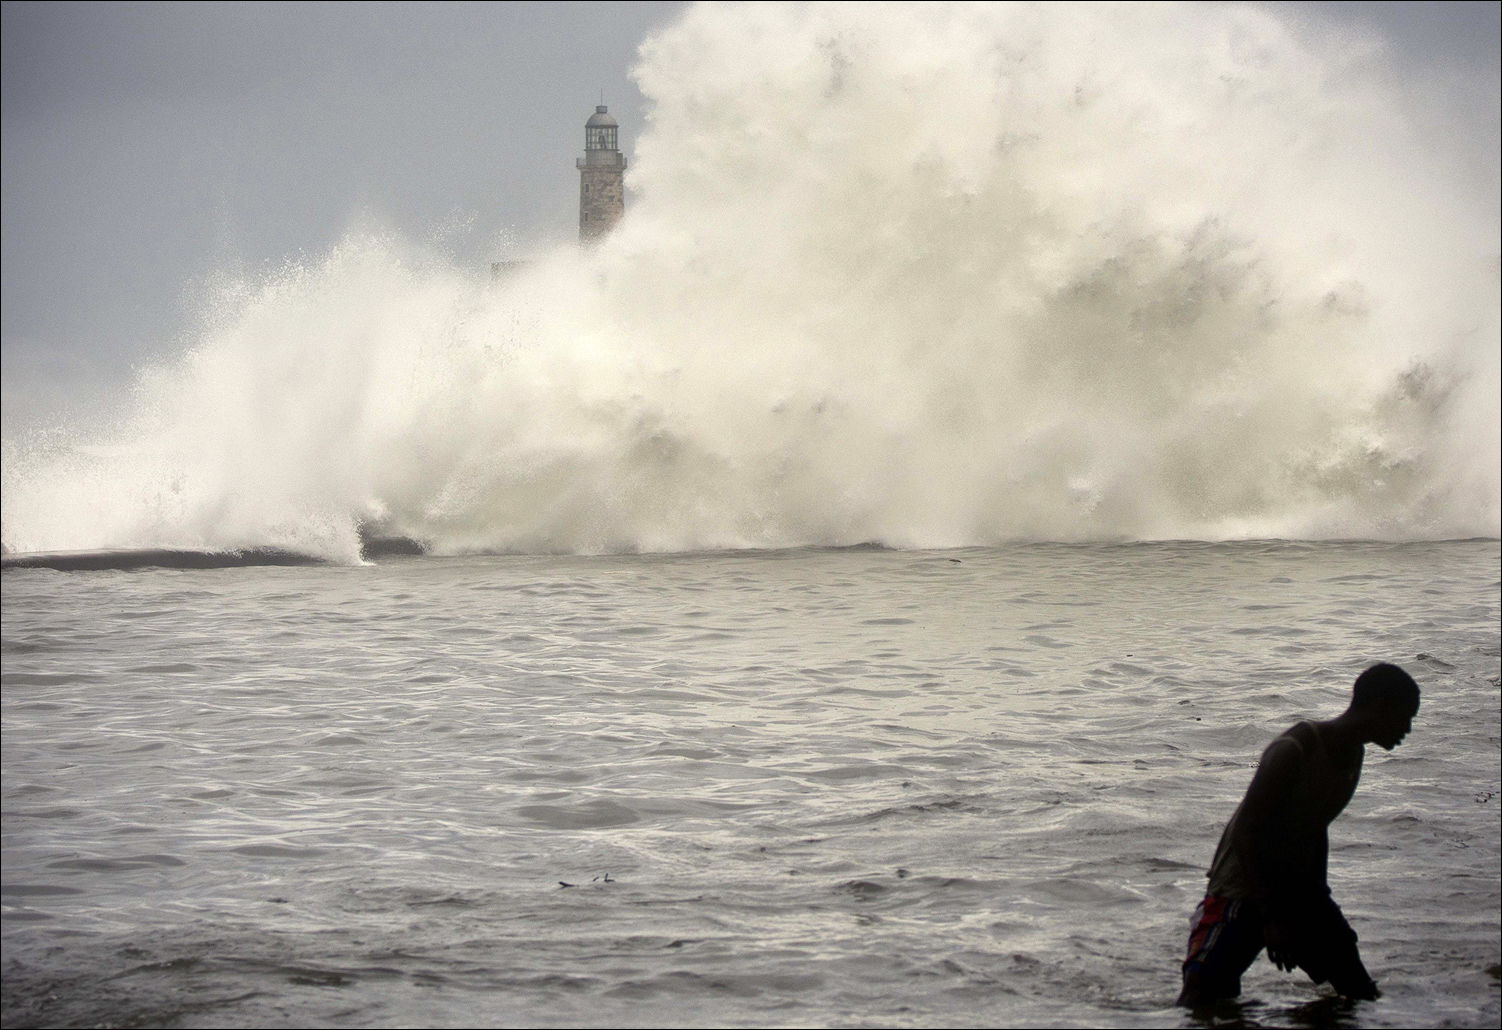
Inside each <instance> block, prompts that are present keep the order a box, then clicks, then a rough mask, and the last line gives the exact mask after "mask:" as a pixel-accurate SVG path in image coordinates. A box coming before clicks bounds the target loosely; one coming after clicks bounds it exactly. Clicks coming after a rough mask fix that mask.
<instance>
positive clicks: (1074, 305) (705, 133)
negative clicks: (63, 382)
mask: <svg viewBox="0 0 1502 1030" xmlns="http://www.w3.org/2000/svg"><path fill="white" fill-rule="evenodd" d="M635 74H636V79H637V81H638V83H639V84H640V86H641V88H642V91H643V93H644V95H645V96H646V97H647V99H648V101H649V104H650V115H649V122H648V124H647V125H646V126H645V127H644V128H643V131H642V133H641V136H640V138H639V140H638V143H637V146H636V155H635V159H634V160H633V164H632V169H631V171H630V172H629V173H628V175H629V179H628V184H629V186H630V189H631V199H630V204H629V205H628V213H627V217H626V219H625V220H624V221H623V222H622V223H621V225H620V226H619V227H618V228H617V230H616V232H615V234H614V235H613V236H612V237H610V238H609V239H608V240H606V241H605V242H604V243H603V244H601V245H599V246H597V247H595V248H592V249H588V250H583V251H580V250H575V249H574V248H567V249H559V250H555V251H552V252H548V253H544V254H540V255H538V256H537V258H536V259H535V260H534V261H533V262H532V263H531V264H530V265H528V266H527V267H526V268H524V269H521V270H519V271H516V272H514V273H513V274H512V275H510V276H508V277H507V278H505V279H504V280H503V281H500V282H495V283H491V282H487V281H485V280H484V279H483V278H482V277H480V276H478V275H476V274H474V273H473V272H472V271H470V270H464V269H457V268H454V267H452V265H451V264H450V263H448V262H447V261H445V260H444V259H443V258H441V257H437V256H435V255H433V254H431V253H426V252H424V251H423V250H422V249H421V248H419V247H417V246H415V245H413V244H410V243H408V242H405V241H402V240H400V239H396V238H393V237H391V236H382V235H377V234H363V233H355V234H351V236H350V237H349V238H347V239H346V240H345V241H344V242H343V243H342V244H341V245H340V246H338V247H337V248H336V249H335V250H334V251H333V252H332V253H330V254H329V255H327V256H326V257H325V258H324V259H322V260H321V261H311V262H305V263H294V264H289V265H288V266H287V267H286V268H284V269H282V270H280V271H279V272H277V273H276V274H273V275H271V276H268V277H266V278H265V279H264V280H263V281H261V282H259V283H252V284H248V285H247V286H241V287H240V288H238V289H237V290H234V291H231V292H230V293H228V294H226V297H227V298H228V300H227V302H226V303H225V304H223V305H221V307H219V308H217V309H216V310H215V311H214V312H213V313H212V314H211V316H209V317H208V318H206V320H205V325H204V327H203V329H202V330H201V332H199V333H198V335H197V337H196V339H195V340H194V341H193V344H192V346H191V347H190V348H189V349H188V351H187V353H186V354H185V355H184V357H183V358H182V360H181V361H180V362H178V363H177V364H176V365H174V366H173V367H170V368H166V369H160V370H157V371H156V372H154V373H153V374H152V375H150V376H148V377H144V378H143V380H142V382H141V384H140V387H139V389H138V391H137V395H136V398H135V402H134V407H133V410H132V411H131V413H130V414H129V415H128V417H126V418H125V419H124V420H123V421H122V422H121V425H120V427H119V431H118V432H117V433H116V434H115V435H114V438H113V439H112V440H111V441H110V442H109V443H108V444H107V445H101V444H99V443H97V442H93V443H90V444H86V443H85V442H84V441H81V440H71V441H69V442H68V444H67V445H66V446H63V447H57V446H53V447H51V448H47V449H40V448H38V449H31V448H28V447H25V446H23V445H21V444H20V443H18V442H16V441H7V453H6V460H5V471H4V474H5V490H4V540H5V544H6V546H7V547H8V548H12V549H61V548H81V547H104V546H122V547H133V546H188V547H209V548H235V547H247V546H256V545H264V546H278V547H288V548H293V549H299V550H305V551H308V552H310V553H316V554H320V555H323V556H326V557H330V558H334V559H337V560H355V558H356V556H357V555H358V548H359V543H358V530H359V528H360V527H361V526H362V525H364V526H366V527H376V528H377V529H379V530H380V531H382V532H391V533H399V534H405V535H410V536H413V537H415V538H417V539H420V540H422V541H423V542H424V543H425V544H426V545H427V546H429V547H430V548H432V549H435V550H439V551H470V550H528V551H585V552H591V551H631V550H683V549H698V548H730V547H787V546H800V545H841V544H854V543H863V542H878V543H883V544H887V545H892V546H904V547H939V546H955V545H963V544H985V543H995V542H1000V541H1006V540H1013V539H1019V538H1033V539H1117V538H1162V537H1192V538H1226V537H1243V536H1259V537H1268V536H1296V537H1332V536H1335V537H1346V536H1363V537H1364V536H1376V537H1386V538H1414V537H1417V538H1430V537H1445V536H1465V535H1495V534H1496V533H1498V531H1499V502H1498V494H1499V487H1498V449H1499V445H1498V425H1499V419H1498V407H1499V405H1498V339H1499V327H1498V261H1497V244H1496V239H1497V219H1496V213H1495V205H1494V203H1492V202H1491V200H1490V199H1488V197H1487V196H1486V195H1485V194H1483V193H1479V192H1478V191H1476V190H1475V189H1473V188H1468V186H1467V185H1466V184H1467V182H1468V181H1469V180H1467V179H1466V178H1465V177H1464V176H1463V175H1461V174H1460V172H1459V171H1458V170H1457V155H1456V152H1455V149H1454V147H1453V146H1452V147H1450V148H1448V149H1447V148H1446V145H1445V140H1444V139H1442V138H1431V136H1430V135H1426V134H1425V125H1424V123H1422V122H1419V121H1416V120H1414V119H1412V118H1410V117H1409V116H1408V114H1407V113H1406V112H1407V111H1408V110H1409V109H1410V108H1411V107H1412V105H1411V104H1405V103H1399V102H1398V100H1399V98H1398V97H1397V96H1396V95H1395V94H1394V93H1393V91H1392V86H1391V84H1390V83H1389V82H1388V79H1387V77H1386V76H1387V72H1386V70H1385V65H1384V63H1383V55H1382V51H1381V48H1380V46H1378V45H1377V44H1376V43H1375V42H1374V41H1371V40H1361V39H1355V38H1334V37H1331V36H1330V35H1328V34H1326V35H1323V36H1320V35H1316V34H1313V33H1310V32H1307V31H1305V32H1300V31H1296V30H1295V29H1294V28H1293V27H1291V26H1290V25H1288V24H1286V23H1284V22H1283V21H1281V20H1279V18H1278V17H1277V16H1276V15H1274V14H1270V13H1267V12H1264V11H1261V10H1258V9H1254V8H1244V7H1227V6H1211V7H1193V6H1172V7H1159V6H1155V5H1140V4H1139V5H1124V6H1105V7H1096V6H1087V5H1043V6H1039V7H1032V6H1024V5H1016V6H1013V5H947V4H934V3H926V4H917V5H912V6H904V5H880V6H875V7H870V6H866V5H849V4H832V5H798V6H781V5H737V6H706V7H696V8H692V9H690V10H689V11H688V12H687V13H686V14H685V15H684V16H683V17H682V18H681V19H680V20H679V21H677V22H676V23H675V24H673V25H671V26H669V27H668V28H666V29H664V30H663V31H661V32H660V33H658V34H656V35H655V36H653V37H652V38H650V39H648V40H647V41H646V42H645V43H644V44H643V46H642V48H641V52H640V59H639V63H638V65H637V68H636V71H635ZM628 135H629V134H628Z"/></svg>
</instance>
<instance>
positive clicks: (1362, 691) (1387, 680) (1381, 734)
mask: <svg viewBox="0 0 1502 1030" xmlns="http://www.w3.org/2000/svg"><path fill="white" fill-rule="evenodd" d="M1418 710H1419V685H1418V684H1417V683H1415V682H1414V681H1413V677H1412V676H1410V675H1408V673H1406V672H1404V671H1403V670H1402V669H1400V668H1398V667H1397V666H1396V665H1389V664H1388V663H1387V662H1382V663H1381V664H1379V665H1373V666H1372V667H1371V668H1370V669H1368V670H1366V671H1365V672H1363V673H1362V674H1361V675H1360V676H1357V677H1356V686H1355V687H1354V688H1353V689H1352V691H1351V711H1352V712H1353V713H1354V714H1357V715H1359V716H1361V718H1362V722H1363V724H1365V725H1367V726H1368V727H1369V732H1370V739H1371V741H1372V743H1374V744H1377V745H1379V746H1381V747H1384V748H1386V749H1387V750H1389V751H1391V750H1392V749H1393V748H1395V747H1397V746H1398V744H1399V743H1400V742H1401V741H1402V740H1403V738H1404V737H1405V736H1407V735H1408V731H1409V730H1410V729H1412V728H1413V717H1414V716H1415V715H1416V714H1418Z"/></svg>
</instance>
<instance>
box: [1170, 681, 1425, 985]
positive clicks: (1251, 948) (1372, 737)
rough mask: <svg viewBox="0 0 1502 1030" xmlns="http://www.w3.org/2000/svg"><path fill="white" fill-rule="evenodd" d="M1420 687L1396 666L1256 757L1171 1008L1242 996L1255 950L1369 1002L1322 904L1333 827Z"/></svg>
mask: <svg viewBox="0 0 1502 1030" xmlns="http://www.w3.org/2000/svg"><path fill="white" fill-rule="evenodd" d="M1418 710H1419V688H1418V684H1416V683H1414V681H1413V678H1412V677H1410V676H1409V675H1408V673H1406V672H1404V671H1403V670H1402V669H1400V668H1398V667H1397V666H1396V665H1387V664H1382V665H1374V666H1372V667H1371V668H1370V669H1368V670H1366V671H1365V672H1363V673H1362V674H1361V675H1360V676H1358V677H1357V678H1356V686H1355V689H1354V690H1353V691H1352V692H1351V706H1350V707H1349V708H1347V709H1346V711H1345V712H1344V713H1343V714H1341V715H1340V716H1338V717H1337V718H1334V719H1330V720H1327V721H1325V722H1301V723H1299V724H1298V725H1296V726H1294V727H1292V728H1291V729H1289V730H1288V731H1287V732H1285V733H1284V734H1283V735H1282V736H1280V737H1278V739H1276V740H1274V741H1273V742H1272V743H1271V744H1269V745H1268V747H1267V750H1266V751H1264V752H1262V761H1261V762H1260V763H1259V764H1258V766H1257V772H1256V775H1254V776H1253V777H1252V783H1251V786H1249V787H1248V788H1247V790H1246V797H1245V798H1243V799H1242V802H1241V804H1240V806H1238V807H1237V809H1236V813H1235V814H1234V815H1233V816H1231V821H1230V822H1229V823H1227V824H1226V829H1225V832H1224V833H1222V834H1221V837H1220V845H1219V846H1218V847H1217V848H1216V849H1215V858H1214V860H1213V861H1212V862H1211V863H1210V872H1209V877H1210V887H1209V893H1208V894H1207V895H1206V897H1205V900H1204V901H1202V902H1200V905H1199V908H1197V909H1195V912H1194V918H1193V919H1192V921H1191V924H1190V932H1189V955H1188V957H1187V958H1186V959H1185V960H1184V990H1183V993H1181V994H1180V995H1179V1004H1180V1005H1188V1006H1192V1007H1198V1006H1201V1005H1205V1004H1209V1003H1211V1002H1214V1001H1217V1000H1219V999H1221V998H1234V997H1235V996H1236V995H1238V994H1240V993H1241V974H1242V973H1243V972H1245V971H1246V968H1247V967H1248V966H1250V965H1251V964H1252V960H1253V959H1255V958H1256V957H1257V953H1258V952H1260V951H1261V950H1262V949H1263V947H1266V948H1267V957H1268V958H1270V959H1272V961H1273V964H1274V965H1276V966H1277V967H1278V968H1279V969H1288V970H1292V969H1294V968H1299V969H1303V970H1304V971H1305V972H1306V973H1308V974H1309V976H1310V978H1311V979H1313V980H1314V982H1315V983H1325V982H1327V981H1328V982H1329V983H1330V985H1331V986H1333V987H1334V988H1335V990H1336V991H1338V992H1339V993H1340V994H1342V995H1344V996H1345V997H1348V998H1375V997H1377V994H1378V991H1377V985H1376V983H1375V982H1373V980H1372V978H1371V977H1370V976H1369V975H1368V974H1367V971H1366V967H1365V966H1363V965H1362V964H1361V956H1360V954H1359V953H1358V952H1357V950H1356V932H1355V931H1354V930H1352V929H1351V927H1350V924H1348V923H1347V922H1346V920H1345V916H1343V915H1342V914H1341V911H1340V908H1339V907H1338V906H1337V905H1336V904H1335V901H1334V899H1332V898H1331V897H1330V886H1329V884H1328V883H1326V882H1325V866H1326V862H1327V860H1328V858H1329V854H1330V837H1329V828H1330V823H1331V822H1333V821H1334V819H1335V817H1336V816H1337V815H1339V814H1340V812H1341V809H1343V808H1345V807H1346V802H1348V801H1350V800H1351V795H1352V794H1353V793H1354V792H1355V790H1356V781H1357V779H1359V778H1360V776H1361V756H1362V751H1363V749H1364V747H1365V745H1367V744H1369V743H1370V744H1377V745H1379V746H1381V747H1383V748H1386V749H1387V750H1389V751H1391V750H1392V749H1393V748H1395V747H1397V746H1398V743H1399V742H1400V741H1401V740H1402V739H1403V737H1404V736H1405V735H1407V733H1408V731H1409V730H1410V729H1411V728H1412V727H1413V717H1414V715H1415V714H1416V713H1417V712H1418Z"/></svg>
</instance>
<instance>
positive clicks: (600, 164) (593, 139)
mask: <svg viewBox="0 0 1502 1030" xmlns="http://www.w3.org/2000/svg"><path fill="white" fill-rule="evenodd" d="M619 132H620V127H619V126H618V125H617V124H616V121H615V119H614V118H612V117H610V111H609V110H607V109H606V107H605V105H604V104H601V105H599V106H598V107H596V108H595V113H594V114H592V115H590V116H589V121H587V122H585V123H584V156H583V157H582V158H580V159H578V160H577V161H575V162H574V164H575V165H576V166H577V167H578V169H579V242H580V243H592V242H594V241H595V240H598V239H599V238H600V237H602V236H604V235H605V234H606V233H608V232H609V231H610V230H611V229H612V228H613V227H614V226H615V223H616V222H619V221H620V220H621V215H622V214H624V213H625V211H626V183H625V172H626V156H625V155H624V154H622V153H621V148H620V140H619V139H618V138H617V137H618V135H619Z"/></svg>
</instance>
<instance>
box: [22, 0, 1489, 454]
mask: <svg viewBox="0 0 1502 1030" xmlns="http://www.w3.org/2000/svg"><path fill="white" fill-rule="evenodd" d="M1293 6H1294V7H1295V8H1296V11H1297V12H1298V13H1309V12H1312V14H1313V16H1314V17H1317V18H1318V17H1323V18H1334V19H1337V20H1341V19H1344V20H1352V19H1355V20H1364V21H1367V22H1370V23H1372V24H1374V25H1376V26H1377V27H1378V28H1379V29H1381V30H1382V31H1383V32H1384V33H1386V34H1387V35H1389V36H1390V37H1392V39H1393V40H1394V46H1395V52H1396V53H1397V55H1398V58H1399V60H1400V62H1401V63H1402V64H1403V65H1404V67H1405V68H1406V69H1408V70H1409V71H1410V72H1411V73H1412V74H1413V75H1414V77H1415V81H1416V82H1420V81H1422V82H1426V83H1429V84H1430V86H1431V87H1432V86H1433V84H1434V83H1441V84H1443V83H1446V82H1449V83H1452V84H1455V83H1465V84H1469V85H1468V86H1467V87H1466V89H1467V90H1469V93H1468V95H1465V96H1458V99H1457V102H1458V103H1463V104H1467V105H1471V106H1474V107H1475V108H1476V117H1478V118H1481V119H1484V120H1486V121H1489V122H1491V123H1493V124H1491V125H1489V126H1487V127H1486V131H1488V132H1491V133H1492V134H1493V135H1494V134H1495V132H1496V129H1495V124H1494V123H1495V120H1496V92H1497V87H1496V81H1497V70H1496V69H1497V61H1498V5H1496V4H1493V3H1475V4H1458V5H1457V4H1430V3H1423V4H1411V5H1410V4H1351V5H1343V6H1342V5H1327V4H1315V5H1293ZM681 7H682V5H681V4H675V3H629V4H614V3H548V4H529V3H494V4H492V3H484V4H481V3H474V4H442V3H421V4H403V3H380V4H360V3H336V4H296V3H275V4H210V5H199V4H189V3H171V4H129V5H120V4H88V3H57V4H53V3H36V4H33V3H19V2H10V0H8V2H6V3H5V4H4V6H3V18H4V33H3V43H4V55H3V56H4V59H3V65H0V68H3V86H4V88H3V108H4V111H3V144H4V153H3V166H4V168H3V173H4V178H3V188H4V194H3V200H4V232H3V262H0V264H3V304H0V320H3V325H0V345H3V360H4V368H3V374H4V408H5V419H4V421H5V425H6V432H7V434H9V433H10V432H11V430H12V429H14V428H15V427H16V426H18V425H20V424H22V423H24V422H26V421H28V420H29V419H30V418H31V417H33V416H38V415H41V416H45V415H47V414H48V413H49V412H51V411H53V410H56V408H57V406H58V405H59V404H62V403H64V402H66V401H71V402H73V403H83V404H88V403H90V402H91V400H92V398H91V397H90V393H91V392H98V391H104V392H108V391H110V390H117V389H118V386H119V384H120V383H122V382H124V381H125V380H126V379H127V377H128V374H129V370H130V368H131V367H132V366H133V365H135V364H137V363H139V362H141V361H143V360H149V359H151V358H154V357H162V356H165V355H167V354H171V353H174V352H176V351H177V350H179V349H181V341H180V339H179V337H180V334H181V333H182V332H183V330H184V328H185V327H186V326H187V325H188V324H189V323H190V315H191V307H192V303H193V299H192V298H193V296H194V290H195V284H199V283H202V282H203V281H204V279H205V278H206V277H209V276H211V275H213V274H215V273H216V272H219V271H224V270H231V271H233V270H236V269H240V270H250V271H254V270H256V269H257V268H259V267H262V266H265V265H268V264H275V263H279V262H281V261H283V260H285V259H287V258H289V257H296V256H297V255H299V254H307V255H309V256H317V255H319V254H321V253H322V252H323V251H324V250H326V249H327V248H328V247H329V246H330V245H331V244H332V243H333V242H335V241H336V240H337V239H338V238H339V237H340V236H341V235H342V234H343V233H344V232H345V231H346V230H347V229H348V228H350V227H351V226H352V225H355V224H358V223H362V222H374V223H375V224H378V225H384V226H389V227H390V228H393V229H395V230H397V231H399V232H401V233H402V234H404V235H406V236H408V237H411V238H415V239H436V240H440V241H445V242H446V245H449V246H452V248H453V250H454V256H455V259H456V260H457V261H459V262H461V263H472V264H473V265H474V266H475V268H476V269H477V270H480V271H481V272H482V273H483V270H484V269H485V268H487V267H488V263H489V261H490V260H492V259H494V258H508V257H517V256H521V255H523V254H525V253H526V252H527V251H528V250H529V249H530V248H532V247H534V246H536V245H537V244H538V243H540V242H547V241H553V240H556V241H562V240H567V239H572V238H574V237H575V236H576V234H577V217H578V216H577V189H578V184H577V174H576V172H575V171H574V165H573V162H574V158H575V157H576V156H578V154H579V153H580V152H582V146H583V125H584V121H585V119H586V118H587V117H588V116H589V115H590V113H591V112H592V111H593V105H594V104H596V103H598V102H599V101H600V99H601V97H602V96H603V98H604V101H605V102H606V103H607V104H609V105H610V108H611V112H612V113H613V114H615V115H616V116H617V118H618V119H619V120H620V123H621V126H622V133H621V136H622V147H623V149H625V150H626V151H627V153H628V154H629V153H630V148H631V146H632V144H633V142H634V139H635V137H636V135H637V133H638V131H639V128H640V126H641V124H642V107H643V102H642V98H641V96H640V94H639V93H638V92H637V90H636V89H635V87H634V85H633V84H632V82H631V80H630V77H629V74H628V73H629V69H630V66H631V63H632V60H633V56H634V53H635V50H636V48H637V46H638V45H639V43H640V42H641V41H642V39H643V38H644V37H645V36H646V35H647V34H648V33H649V32H651V30H652V29H653V28H654V27H656V26H658V25H661V24H663V23H665V22H667V21H669V20H671V19H672V18H674V17H675V15H676V13H677V11H678V10H679V9H680V8H681ZM1442 88H1449V87H1442ZM1462 92H1464V91H1462Z"/></svg>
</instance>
